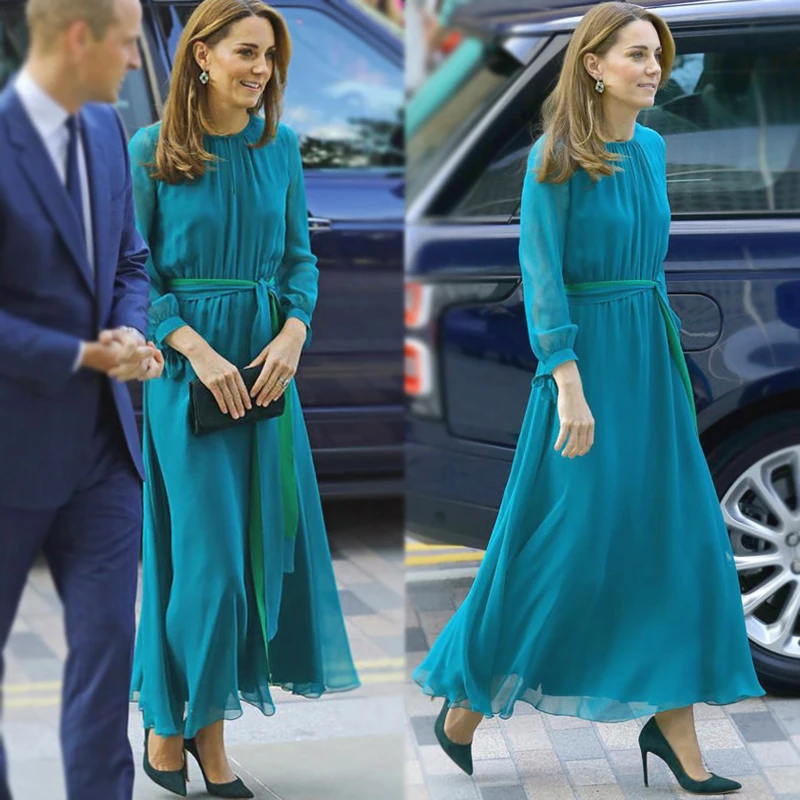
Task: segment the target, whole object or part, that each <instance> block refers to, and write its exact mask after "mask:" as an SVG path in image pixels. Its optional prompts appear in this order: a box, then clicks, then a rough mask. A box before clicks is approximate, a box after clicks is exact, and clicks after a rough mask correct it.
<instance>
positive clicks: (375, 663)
mask: <svg viewBox="0 0 800 800" xmlns="http://www.w3.org/2000/svg"><path fill="white" fill-rule="evenodd" d="M405 664H406V660H405V659H404V658H371V659H361V660H360V661H356V662H355V666H356V669H357V670H358V671H359V672H361V671H362V670H363V671H366V672H373V673H374V674H371V675H368V676H365V677H363V678H362V679H361V680H362V683H364V682H367V683H379V682H381V681H384V680H386V681H390V680H391V681H393V680H396V677H395V676H396V675H398V674H402V673H397V672H388V673H387V672H386V670H396V669H397V668H398V667H400V668H401V669H402V668H403V667H405ZM60 689H61V681H40V682H38V683H12V684H9V685H7V686H4V687H3V694H4V695H17V696H16V697H14V698H13V699H11V698H9V699H7V700H6V701H5V702H4V703H3V705H4V706H5V707H6V708H30V707H34V706H40V705H41V706H49V705H58V704H59V703H60V702H61V701H60V699H58V698H53V697H49V696H46V693H48V692H53V691H59V690H60ZM36 694H40V695H41V696H40V697H35V696H34V697H22V696H21V695H36Z"/></svg>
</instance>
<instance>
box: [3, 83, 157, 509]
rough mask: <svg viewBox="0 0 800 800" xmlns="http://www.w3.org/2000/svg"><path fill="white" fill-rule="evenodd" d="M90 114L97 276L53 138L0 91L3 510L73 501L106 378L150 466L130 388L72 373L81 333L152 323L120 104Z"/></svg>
mask: <svg viewBox="0 0 800 800" xmlns="http://www.w3.org/2000/svg"><path fill="white" fill-rule="evenodd" d="M80 118H81V124H82V127H83V131H84V149H85V152H86V161H87V172H88V175H89V185H90V196H91V206H92V222H93V230H94V248H95V250H94V256H95V271H94V275H92V271H91V269H90V266H89V263H88V260H87V257H86V249H85V247H84V246H83V245H82V237H81V232H80V230H79V223H78V216H77V214H76V213H75V210H74V208H73V207H72V205H71V203H70V199H69V196H68V194H67V192H66V189H65V187H64V185H63V184H62V182H61V180H60V178H59V176H58V174H57V173H56V171H55V167H54V166H53V163H52V160H51V158H50V155H49V154H48V152H47V151H46V149H45V146H44V143H43V142H42V140H41V138H40V137H39V135H38V133H37V132H36V130H35V128H34V127H33V124H32V123H31V121H30V119H29V118H28V115H27V113H26V112H25V110H24V108H23V106H22V104H21V102H20V99H19V96H18V95H17V93H16V91H15V90H14V88H13V87H12V86H9V87H8V88H7V89H6V90H5V91H4V92H3V93H2V94H0V508H30V509H33V508H39V509H45V508H57V507H58V506H60V505H62V504H63V503H64V502H65V501H66V500H67V499H68V498H69V497H70V495H71V494H72V492H73V491H74V490H75V488H76V486H77V485H78V482H79V481H80V480H81V479H82V478H83V477H85V475H86V474H87V472H88V470H89V469H90V468H91V464H90V463H88V461H89V460H91V458H92V453H91V447H92V443H93V438H92V437H93V434H94V430H95V426H96V425H97V420H98V415H99V414H100V403H101V402H102V398H103V395H104V392H103V391H102V389H103V387H102V384H103V382H106V383H110V384H111V390H112V394H113V398H114V401H115V405H116V410H117V413H118V415H119V420H120V422H121V424H122V430H123V431H124V435H125V439H126V441H127V447H128V450H129V451H130V457H131V459H132V461H133V464H134V465H135V467H136V469H137V470H138V472H139V474H140V475H141V476H143V474H144V473H143V467H142V459H141V449H140V444H139V435H138V431H137V429H136V421H135V417H134V413H133V406H132V403H131V399H130V395H129V393H128V389H127V387H126V386H125V385H124V384H121V383H118V382H116V381H114V380H111V379H110V378H108V377H106V376H105V375H103V374H101V373H97V372H93V371H90V370H88V369H80V370H78V371H77V372H75V371H73V367H74V364H75V360H76V358H77V354H78V348H79V343H80V342H81V341H82V340H83V341H93V340H95V339H96V338H97V336H98V334H99V332H100V331H101V330H103V329H106V328H117V327H119V326H122V325H130V326H131V327H134V328H137V329H138V330H140V331H143V332H144V331H146V330H147V305H148V279H147V271H146V269H145V264H146V262H147V258H148V255H149V253H148V250H147V246H146V244H145V242H144V241H143V240H142V238H141V237H140V236H139V234H138V233H137V232H136V227H135V224H134V210H133V200H132V196H131V178H130V167H129V161H128V150H127V143H126V137H125V131H124V129H123V127H122V123H121V121H120V119H119V116H118V115H117V113H116V112H115V111H114V109H113V108H111V107H110V106H104V105H95V104H92V105H87V106H84V108H83V109H82V110H81V112H80ZM107 394H108V393H107V392H105V395H106V397H107ZM112 419H113V417H112Z"/></svg>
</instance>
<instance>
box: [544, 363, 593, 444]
mask: <svg viewBox="0 0 800 800" xmlns="http://www.w3.org/2000/svg"><path fill="white" fill-rule="evenodd" d="M553 378H554V379H555V381H556V384H557V385H558V404H557V409H558V419H559V423H560V426H561V427H560V430H559V432H558V439H557V440H556V444H555V449H556V450H561V448H562V447H563V448H564V449H563V451H562V453H561V455H562V456H564V457H565V458H574V457H575V456H584V455H586V453H588V452H589V450H590V449H591V447H592V445H593V444H594V417H593V416H592V412H591V409H590V408H589V404H588V403H587V402H586V397H585V396H584V394H583V384H582V383H581V379H580V374H579V373H578V367H577V364H576V363H575V362H574V361H568V362H566V363H565V364H561V365H559V366H558V367H556V368H555V369H554V370H553ZM565 444H566V446H565Z"/></svg>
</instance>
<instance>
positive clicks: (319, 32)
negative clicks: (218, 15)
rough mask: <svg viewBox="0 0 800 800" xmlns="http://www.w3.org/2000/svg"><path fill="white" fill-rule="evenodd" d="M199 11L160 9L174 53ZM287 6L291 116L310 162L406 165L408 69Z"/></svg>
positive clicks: (321, 18) (287, 113) (287, 107)
mask: <svg viewBox="0 0 800 800" xmlns="http://www.w3.org/2000/svg"><path fill="white" fill-rule="evenodd" d="M193 8H194V7H193V6H186V5H176V6H173V7H171V8H162V9H161V10H160V22H161V25H162V28H163V30H164V32H165V36H166V38H167V41H168V45H169V48H170V57H172V56H173V54H174V52H175V47H176V46H177V43H178V39H179V38H180V34H181V31H182V30H183V26H184V24H185V23H186V21H187V20H188V19H189V16H190V15H191V13H192V11H193ZM280 11H281V13H282V14H283V16H284V18H285V19H286V22H287V25H288V27H289V33H290V35H291V37H292V61H291V66H290V67H289V80H288V84H287V88H286V97H285V98H284V114H283V120H284V121H285V122H286V124H287V125H289V126H290V127H291V128H292V129H293V130H294V131H295V132H296V133H297V135H298V138H299V139H300V148H301V152H302V155H303V164H304V166H305V167H307V168H315V167H316V168H350V169H353V168H355V169H367V168H374V167H397V166H402V164H403V163H404V152H403V140H402V136H403V122H402V112H403V73H402V69H401V68H400V66H399V65H396V64H394V63H392V62H391V61H390V60H389V59H388V58H386V57H385V56H384V55H382V54H381V53H380V52H378V51H377V50H376V49H375V48H374V47H373V46H372V45H371V44H370V43H368V42H365V41H363V40H362V39H361V38H359V36H358V35H357V34H356V33H354V32H353V31H352V30H351V29H350V28H348V27H346V26H344V25H343V24H341V23H340V22H338V21H337V20H335V19H334V18H332V17H331V16H329V15H328V14H325V13H323V12H321V11H317V10H315V9H312V8H302V7H296V8H295V7H291V8H285V7H283V8H281V9H280Z"/></svg>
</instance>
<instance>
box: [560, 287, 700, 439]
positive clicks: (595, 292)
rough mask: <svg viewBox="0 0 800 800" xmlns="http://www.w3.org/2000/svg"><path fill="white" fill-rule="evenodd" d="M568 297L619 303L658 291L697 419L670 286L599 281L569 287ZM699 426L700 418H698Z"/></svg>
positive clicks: (674, 354) (669, 338) (673, 350)
mask: <svg viewBox="0 0 800 800" xmlns="http://www.w3.org/2000/svg"><path fill="white" fill-rule="evenodd" d="M564 288H565V289H566V292H567V296H568V298H569V301H570V302H571V303H579V304H580V303H600V302H604V301H606V300H616V299H619V298H621V297H628V296H630V295H631V294H635V293H636V292H642V291H645V290H647V289H653V290H655V293H656V297H657V298H658V306H659V308H660V309H661V316H662V318H663V320H664V327H665V328H666V332H667V342H668V343H669V349H670V352H671V353H672V358H673V359H674V361H675V366H676V367H677V368H678V374H679V375H680V376H681V382H682V383H683V388H684V391H685V393H686V399H687V400H688V401H689V408H690V409H691V410H692V415H693V416H694V415H695V413H696V412H695V407H694V392H693V391H692V381H691V379H690V377H689V369H688V367H687V366H686V358H685V356H684V354H683V348H682V347H681V337H680V332H679V328H678V323H677V322H676V319H677V318H676V316H675V313H674V312H673V311H672V309H671V308H670V306H669V300H668V299H667V291H666V286H665V285H664V284H663V283H661V282H659V281H646V280H639V281H595V282H590V283H572V284H567V285H566V286H565V287H564ZM695 424H697V418H696V417H695Z"/></svg>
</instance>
